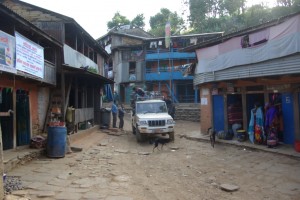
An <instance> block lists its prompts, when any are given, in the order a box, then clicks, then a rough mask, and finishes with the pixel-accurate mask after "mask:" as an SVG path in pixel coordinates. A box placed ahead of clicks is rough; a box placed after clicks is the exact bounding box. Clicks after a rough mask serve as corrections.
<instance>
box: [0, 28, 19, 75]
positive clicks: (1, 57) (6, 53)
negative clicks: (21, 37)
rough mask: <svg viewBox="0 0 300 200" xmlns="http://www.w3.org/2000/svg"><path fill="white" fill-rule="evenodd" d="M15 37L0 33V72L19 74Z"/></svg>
mask: <svg viewBox="0 0 300 200" xmlns="http://www.w3.org/2000/svg"><path fill="white" fill-rule="evenodd" d="M14 60H15V37H13V36H11V35H9V34H7V33H5V32H2V31H0V71H6V72H10V73H14V74H16V73H17V69H16V68H15V62H14Z"/></svg>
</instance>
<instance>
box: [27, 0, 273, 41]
mask: <svg viewBox="0 0 300 200" xmlns="http://www.w3.org/2000/svg"><path fill="white" fill-rule="evenodd" d="M22 1H24V2H27V3H30V4H33V5H36V6H38V7H42V8H45V9H48V10H51V11H54V12H57V13H60V14H63V15H66V16H68V17H71V18H73V19H74V20H75V21H76V22H77V23H78V24H80V26H81V27H82V28H83V29H85V30H86V31H87V32H88V33H89V34H90V35H91V36H92V37H93V38H94V39H97V38H99V37H101V36H103V35H105V34H106V33H107V22H108V21H110V20H111V19H112V18H113V16H114V14H115V13H116V12H118V11H119V12H120V14H121V15H123V16H125V17H127V19H129V20H132V19H133V18H134V17H135V16H137V15H138V14H144V17H145V24H146V30H148V29H149V20H150V16H154V15H155V14H157V13H158V12H160V9H161V8H168V9H169V10H170V11H172V12H175V11H176V12H177V13H178V14H179V15H181V14H182V13H183V12H184V8H185V7H184V6H183V3H182V2H183V0H83V1H82V0H81V1H79V0H22ZM248 1H249V2H251V4H255V3H257V2H262V0H248ZM264 2H273V3H274V2H276V0H264ZM185 13H186V12H185ZM184 19H185V17H184Z"/></svg>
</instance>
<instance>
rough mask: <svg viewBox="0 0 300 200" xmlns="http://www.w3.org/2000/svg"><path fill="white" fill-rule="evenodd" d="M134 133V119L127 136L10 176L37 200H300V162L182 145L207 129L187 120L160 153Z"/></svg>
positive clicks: (93, 142)
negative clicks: (223, 187) (18, 179)
mask: <svg viewBox="0 0 300 200" xmlns="http://www.w3.org/2000/svg"><path fill="white" fill-rule="evenodd" d="M130 127H131V126H130V124H129V121H128V119H127V121H126V122H125V129H126V133H125V134H116V135H111V134H107V133H103V132H101V131H97V132H95V133H93V134H94V136H93V137H89V138H86V139H85V140H86V141H87V143H84V149H83V151H82V152H79V153H73V154H70V155H66V157H65V158H63V159H49V158H41V159H39V160H36V161H33V162H31V163H29V164H27V165H26V166H22V167H19V168H17V169H15V170H13V171H12V172H10V173H9V175H16V176H20V177H21V180H22V182H23V184H24V186H25V187H26V189H25V190H23V191H22V193H23V195H26V196H27V197H30V198H31V199H41V198H42V197H43V199H105V200H133V199H137V200H148V199H149V200H174V199H175V200H176V199H178V200H185V199H186V200H199V199H225V200H226V199H228V200H229V199H230V200H232V199H238V200H241V199H243V200H247V199H249V200H250V199H251V200H252V199H293V200H296V199H299V197H300V170H299V169H300V161H299V160H297V159H292V158H289V157H285V156H279V155H276V154H271V153H267V152H261V151H253V150H252V151H249V150H247V149H243V148H238V147H233V146H227V145H226V146H225V145H224V146H223V145H222V144H217V145H216V147H215V148H211V146H210V144H209V143H207V142H197V141H191V140H187V139H185V138H180V137H179V134H184V133H191V132H195V133H197V132H199V129H200V127H199V123H195V122H184V121H177V124H176V140H175V143H170V144H168V145H166V146H165V147H164V148H163V150H161V151H158V150H155V152H154V153H152V149H153V146H152V145H150V144H149V143H143V144H139V143H137V142H136V139H135V137H134V135H133V134H131V132H130ZM91 138H93V139H91ZM81 142H83V141H81ZM78 144H79V143H78ZM87 144H88V145H87ZM222 184H230V185H234V186H237V187H238V190H237V191H235V192H226V191H223V190H221V189H220V186H221V185H222ZM18 192H20V191H18ZM43 194H44V196H43ZM46 194H47V195H46Z"/></svg>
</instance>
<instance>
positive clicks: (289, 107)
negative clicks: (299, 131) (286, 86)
mask: <svg viewBox="0 0 300 200" xmlns="http://www.w3.org/2000/svg"><path fill="white" fill-rule="evenodd" d="M282 114H283V127H284V134H283V141H284V143H286V144H294V131H295V128H294V108H293V95H292V94H291V93H283V94H282Z"/></svg>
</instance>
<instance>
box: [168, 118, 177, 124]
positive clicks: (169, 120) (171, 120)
mask: <svg viewBox="0 0 300 200" xmlns="http://www.w3.org/2000/svg"><path fill="white" fill-rule="evenodd" d="M167 124H175V121H174V120H173V119H168V120H167Z"/></svg>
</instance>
